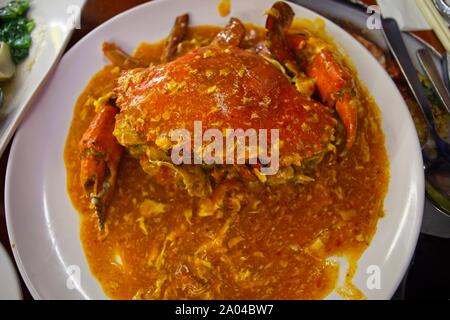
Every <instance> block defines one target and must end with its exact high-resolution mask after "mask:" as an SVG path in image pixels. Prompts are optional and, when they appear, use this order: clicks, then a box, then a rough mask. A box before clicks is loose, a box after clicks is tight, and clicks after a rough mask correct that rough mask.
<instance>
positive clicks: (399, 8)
mask: <svg viewBox="0 0 450 320" xmlns="http://www.w3.org/2000/svg"><path fill="white" fill-rule="evenodd" d="M429 1H432V0H429ZM377 2H378V5H379V6H380V10H381V14H382V15H383V17H384V18H394V19H395V20H397V23H398V26H399V27H400V29H401V30H402V31H419V30H431V27H430V25H429V24H428V23H427V21H426V20H425V18H424V17H423V15H422V12H420V10H419V8H418V7H417V5H416V1H415V0H377Z"/></svg>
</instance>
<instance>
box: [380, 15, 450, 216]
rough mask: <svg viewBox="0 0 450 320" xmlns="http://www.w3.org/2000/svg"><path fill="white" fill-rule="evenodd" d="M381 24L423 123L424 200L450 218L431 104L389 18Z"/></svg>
mask: <svg viewBox="0 0 450 320" xmlns="http://www.w3.org/2000/svg"><path fill="white" fill-rule="evenodd" d="M381 21H382V26H383V33H384V36H385V38H386V41H387V43H388V46H389V48H390V50H391V52H392V54H393V55H394V57H395V59H396V61H397V62H398V64H399V66H400V69H401V70H402V72H403V74H404V76H405V79H406V81H407V82H408V85H409V87H410V88H411V90H412V92H413V94H414V96H415V98H416V100H417V103H418V104H419V106H420V109H421V110H422V113H423V115H424V119H425V122H426V124H427V129H428V139H427V141H426V143H424V145H423V146H422V154H423V158H424V165H425V179H426V192H427V195H428V198H429V199H430V200H431V201H432V202H433V204H434V205H435V206H436V208H437V209H438V210H440V211H442V212H443V213H445V214H447V215H450V147H449V145H448V143H447V142H446V141H444V140H443V139H441V137H440V136H439V134H438V133H437V131H436V127H435V125H434V124H435V119H434V115H433V111H432V107H431V104H430V102H429V100H428V97H427V96H426V94H425V92H424V89H423V87H422V84H421V82H420V80H419V78H418V76H417V71H416V69H415V67H414V65H413V63H412V61H411V58H410V56H409V53H408V50H407V49H406V46H405V43H404V42H403V38H402V34H401V32H400V29H399V27H398V24H397V22H396V21H395V20H394V19H390V18H388V19H382V20H381Z"/></svg>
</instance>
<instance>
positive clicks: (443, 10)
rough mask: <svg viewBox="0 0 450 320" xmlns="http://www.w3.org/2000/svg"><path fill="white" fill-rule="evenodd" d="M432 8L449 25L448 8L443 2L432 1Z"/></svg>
mask: <svg viewBox="0 0 450 320" xmlns="http://www.w3.org/2000/svg"><path fill="white" fill-rule="evenodd" d="M433 2H434V6H435V7H436V9H438V11H439V13H440V14H441V15H442V17H444V19H445V20H447V22H448V23H450V6H449V5H448V4H447V2H445V0H433Z"/></svg>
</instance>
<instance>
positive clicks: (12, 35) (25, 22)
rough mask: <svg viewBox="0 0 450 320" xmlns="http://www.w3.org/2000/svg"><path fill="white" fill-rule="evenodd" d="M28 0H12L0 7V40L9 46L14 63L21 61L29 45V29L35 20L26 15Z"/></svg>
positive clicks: (26, 53) (30, 29)
mask: <svg viewBox="0 0 450 320" xmlns="http://www.w3.org/2000/svg"><path fill="white" fill-rule="evenodd" d="M29 7H30V2H29V0H13V1H11V2H9V3H8V4H7V5H6V6H5V7H3V8H0V41H2V42H6V43H7V44H8V45H9V46H10V47H11V54H12V58H13V60H14V63H15V64H18V63H20V62H21V61H23V60H24V59H25V58H26V57H27V56H28V53H29V49H30V47H31V31H33V29H34V27H35V22H34V21H33V20H31V19H28V18H27V17H26V13H27V10H28V8H29Z"/></svg>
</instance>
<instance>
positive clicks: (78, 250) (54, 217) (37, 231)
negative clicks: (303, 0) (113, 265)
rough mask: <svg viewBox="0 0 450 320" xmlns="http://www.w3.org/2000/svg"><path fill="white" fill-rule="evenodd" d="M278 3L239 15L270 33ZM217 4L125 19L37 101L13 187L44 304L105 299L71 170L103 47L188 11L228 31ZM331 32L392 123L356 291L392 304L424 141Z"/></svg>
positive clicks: (94, 38)
mask: <svg viewBox="0 0 450 320" xmlns="http://www.w3.org/2000/svg"><path fill="white" fill-rule="evenodd" d="M272 4H273V0H247V1H233V4H232V15H233V16H236V17H238V18H240V19H242V20H243V21H246V22H253V23H257V24H259V25H263V24H264V20H265V17H264V15H263V12H264V10H265V9H267V8H270V6H271V5H272ZM216 6H217V2H216V1H210V0H190V1H176V0H163V1H155V2H151V3H148V4H145V5H142V6H140V7H137V8H135V9H133V10H130V11H128V12H126V13H124V14H121V15H119V16H117V17H115V18H114V19H112V20H110V21H109V22H107V23H105V24H104V25H102V26H101V27H99V28H98V29H96V30H95V31H93V32H92V33H91V34H90V35H89V36H87V37H86V38H84V39H83V40H82V41H80V42H79V43H78V44H77V45H76V46H75V47H73V48H72V49H71V50H70V51H69V52H68V53H67V54H66V55H65V57H64V58H63V59H62V61H61V63H60V64H59V66H58V68H57V70H56V72H55V74H54V76H53V78H52V79H51V80H50V81H49V83H48V84H47V86H46V88H45V89H44V90H43V91H42V93H41V95H40V96H39V97H38V99H37V100H36V102H35V104H34V107H33V110H32V112H31V113H30V114H29V115H28V116H27V118H26V119H25V121H24V123H23V125H22V126H21V128H20V130H19V132H18V133H17V135H16V138H15V141H14V144H13V147H12V150H11V155H10V159H9V163H8V170H7V177H6V188H5V201H6V215H7V222H8V230H9V235H10V238H11V242H12V243H15V248H14V249H13V250H14V255H15V258H16V261H17V263H18V265H19V269H20V272H21V274H22V276H23V278H24V280H25V282H26V284H27V286H28V288H29V289H30V291H31V293H32V294H33V296H34V297H35V298H41V299H55V298H56V299H58V298H64V299H84V298H100V299H101V298H105V295H104V293H103V292H102V290H101V288H100V286H99V284H98V283H97V281H96V280H95V279H94V278H93V276H92V275H91V273H90V271H89V268H88V265H87V263H86V259H85V256H84V254H83V250H82V247H81V243H80V240H79V219H78V215H77V213H76V211H75V210H74V208H73V207H72V205H71V203H70V200H69V197H68V195H67V191H66V187H65V186H66V174H65V168H64V162H63V150H64V143H65V140H66V135H67V133H68V129H69V125H70V121H71V118H72V113H73V106H74V105H75V102H76V99H77V97H78V95H79V94H80V93H81V91H82V90H83V88H84V87H85V86H86V84H87V82H88V81H89V79H90V78H91V76H92V75H93V74H94V73H95V72H96V71H97V70H99V69H100V68H101V67H102V66H103V65H104V64H105V63H106V61H105V59H104V58H103V56H102V53H101V50H100V47H101V43H102V42H103V41H108V40H109V41H117V42H118V43H120V45H121V46H123V48H124V49H125V50H128V51H132V50H133V49H134V48H135V47H136V46H137V45H138V44H139V43H140V42H141V41H144V40H145V41H150V42H151V41H157V40H159V39H161V38H163V37H165V36H166V35H167V33H168V31H169V29H170V27H171V26H172V23H173V20H174V18H175V16H177V15H179V14H181V13H184V12H189V13H190V14H191V18H192V23H193V24H195V25H198V24H215V25H224V24H225V23H226V22H227V20H228V19H227V18H220V17H219V16H218V14H217V8H216ZM293 7H294V9H295V11H296V14H297V16H299V17H306V18H316V17H318V16H317V14H315V13H313V12H311V11H309V10H306V9H304V8H301V7H299V6H294V5H293ZM327 28H328V31H329V32H330V33H331V34H332V35H333V37H334V38H335V40H336V41H337V42H338V43H340V44H341V45H342V47H343V48H344V49H345V50H346V51H347V53H348V54H349V55H350V57H351V58H352V60H353V62H354V64H355V66H356V67H357V69H358V71H359V73H360V77H361V79H362V81H363V82H364V83H365V84H366V86H367V87H368V88H369V90H370V92H371V93H372V94H373V96H374V98H375V100H376V101H377V103H378V105H379V106H380V108H381V112H382V116H383V129H384V132H385V134H386V147H387V149H388V153H389V159H390V166H391V179H390V184H389V193H388V195H387V197H386V200H385V209H386V216H385V217H384V218H383V219H381V220H380V222H379V224H378V231H377V233H376V235H375V237H374V239H373V241H372V243H371V245H370V247H369V248H368V249H367V251H366V252H365V254H364V255H363V257H362V258H361V260H360V262H359V268H358V272H357V274H356V276H355V283H356V285H357V286H358V287H359V288H360V289H361V290H362V291H363V292H364V293H365V294H366V296H367V297H368V298H371V299H387V298H390V297H391V296H392V294H393V293H394V291H395V289H396V288H397V286H398V284H399V282H400V280H401V279H402V276H403V274H404V272H405V270H406V268H407V266H408V263H409V261H410V259H411V256H412V253H413V251H414V248H415V245H416V241H417V237H418V233H419V228H420V224H421V219H422V211H423V201H424V196H423V195H424V182H423V180H424V177H423V170H422V160H421V159H422V158H421V153H420V148H419V143H418V140H417V135H416V132H415V129H414V125H413V122H412V119H411V117H410V115H409V112H408V110H407V107H406V105H405V103H404V101H403V99H402V97H401V95H400V93H399V92H398V91H397V89H396V87H395V85H394V84H393V82H392V80H391V79H390V78H389V76H388V75H387V74H386V73H385V71H384V70H383V69H382V68H381V67H380V66H379V64H378V63H377V61H376V60H375V59H374V58H373V57H372V56H371V55H370V54H369V53H368V52H367V51H366V49H365V48H364V47H362V46H361V45H360V44H359V43H358V42H356V41H355V40H354V39H353V38H352V37H351V36H350V35H348V34H347V33H346V32H344V31H343V30H342V29H340V28H339V27H337V26H336V25H335V24H333V23H331V22H328V23H327ZM371 266H376V267H375V268H373V267H371ZM369 267H371V268H369ZM377 267H378V268H379V271H380V274H379V275H380V277H381V287H380V288H379V289H374V290H370V289H369V288H368V287H367V284H366V283H367V280H368V276H369V275H370V274H373V273H374V272H377ZM78 271H79V272H78ZM368 272H369V273H368ZM74 284H75V285H74ZM332 297H336V296H335V295H333V296H332ZM230 298H231V297H230Z"/></svg>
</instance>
